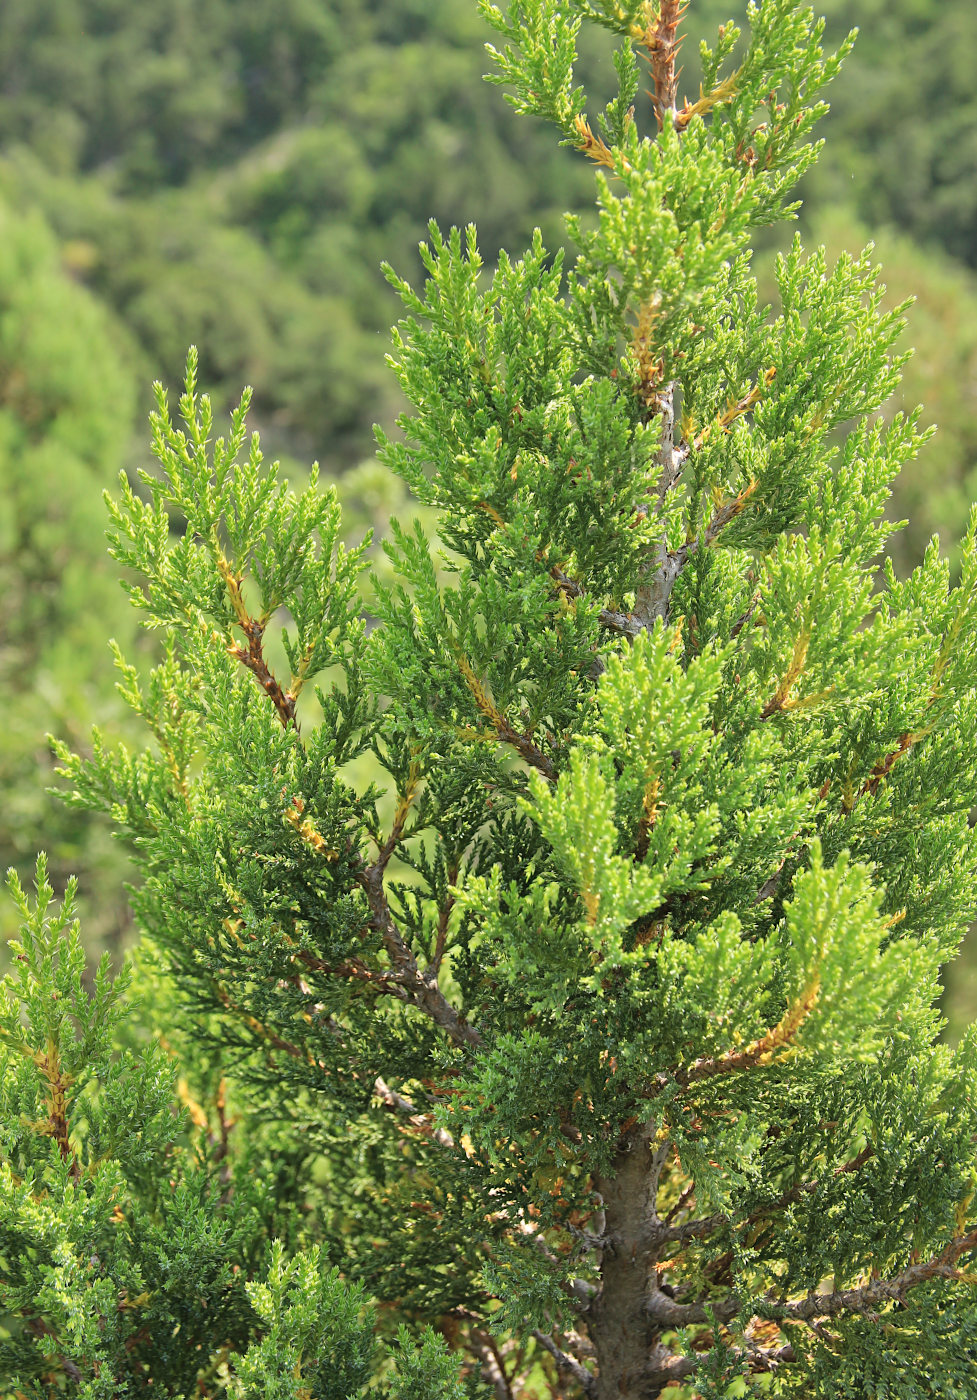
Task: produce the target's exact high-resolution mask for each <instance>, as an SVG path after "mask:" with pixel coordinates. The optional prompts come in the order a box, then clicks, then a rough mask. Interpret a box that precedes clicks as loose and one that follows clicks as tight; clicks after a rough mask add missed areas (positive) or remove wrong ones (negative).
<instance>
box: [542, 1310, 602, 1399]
mask: <svg viewBox="0 0 977 1400" xmlns="http://www.w3.org/2000/svg"><path fill="white" fill-rule="evenodd" d="M533 1336H534V1337H535V1338H536V1340H537V1342H539V1344H540V1346H541V1347H544V1348H545V1349H546V1350H547V1351H548V1352H549V1354H550V1356H552V1358H553V1360H554V1361H555V1362H556V1369H557V1371H559V1372H560V1374H561V1375H564V1376H569V1377H570V1379H571V1380H574V1381H576V1383H577V1385H579V1386H580V1389H581V1390H582V1391H583V1393H584V1394H585V1395H588V1396H596V1394H597V1379H596V1377H595V1376H594V1375H593V1374H592V1373H591V1372H590V1371H588V1370H587V1368H586V1367H585V1366H581V1364H580V1362H579V1361H576V1360H575V1359H574V1358H573V1357H572V1356H568V1355H567V1353H566V1352H565V1351H563V1350H562V1348H560V1347H558V1346H557V1344H556V1342H554V1340H553V1338H552V1337H548V1336H547V1335H546V1333H545V1332H541V1331H539V1329H538V1328H536V1327H534V1328H533Z"/></svg>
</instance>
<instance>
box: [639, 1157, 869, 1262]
mask: <svg viewBox="0 0 977 1400" xmlns="http://www.w3.org/2000/svg"><path fill="white" fill-rule="evenodd" d="M874 1156H875V1148H874V1147H870V1146H869V1147H863V1148H862V1150H861V1152H859V1153H858V1155H857V1156H855V1157H852V1158H851V1159H850V1160H849V1161H847V1162H844V1163H843V1164H842V1165H841V1166H840V1167H835V1169H834V1171H833V1172H832V1174H831V1175H832V1177H833V1178H834V1179H837V1178H838V1177H841V1176H848V1175H850V1174H851V1173H852V1172H857V1171H860V1170H861V1169H862V1167H864V1165H865V1163H866V1162H869V1161H871V1159H872V1158H873V1157H874ZM821 1184H822V1183H821V1182H820V1181H802V1182H800V1183H799V1184H798V1185H797V1186H792V1187H791V1188H790V1190H789V1191H785V1192H784V1194H783V1195H782V1196H779V1197H778V1198H777V1200H775V1201H771V1202H770V1203H769V1205H765V1206H759V1207H758V1208H757V1209H756V1210H755V1211H753V1212H751V1214H750V1215H748V1216H747V1217H746V1218H745V1219H744V1220H741V1221H739V1222H738V1224H737V1225H736V1229H738V1230H743V1229H746V1228H747V1227H748V1226H750V1225H756V1224H758V1223H759V1222H760V1221H761V1220H764V1219H765V1218H766V1217H767V1216H769V1215H773V1214H774V1213H775V1212H777V1211H780V1210H785V1209H786V1208H787V1206H790V1205H793V1204H794V1203H795V1202H796V1201H799V1200H800V1199H801V1198H802V1197H803V1196H806V1195H809V1194H810V1193H811V1192H812V1191H816V1190H817V1189H818V1187H819V1186H820V1185H821ZM693 1189H694V1187H693ZM690 1194H691V1192H690ZM666 1223H668V1222H666ZM729 1223H730V1218H729V1216H728V1215H724V1214H722V1213H721V1212H716V1213H715V1214H714V1215H705V1216H703V1217H702V1218H701V1219H700V1220H688V1221H686V1222H685V1224H683V1225H675V1226H670V1228H669V1230H668V1233H667V1234H665V1235H663V1236H662V1238H663V1239H664V1240H667V1241H668V1242H670V1243H684V1241H686V1240H690V1239H704V1238H706V1237H707V1236H708V1235H711V1234H712V1233H713V1231H715V1230H718V1229H719V1228H720V1226H722V1225H728V1224H729Z"/></svg>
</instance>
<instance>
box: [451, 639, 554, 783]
mask: <svg viewBox="0 0 977 1400" xmlns="http://www.w3.org/2000/svg"><path fill="white" fill-rule="evenodd" d="M449 645H451V649H452V651H453V652H454V656H455V660H456V662H457V663H458V669H459V670H460V671H461V674H462V678H463V680H464V682H465V684H466V685H467V686H468V689H469V691H470V692H471V695H472V699H473V700H474V701H475V704H476V705H477V707H478V709H479V710H480V711H481V712H482V714H483V715H485V717H486V719H488V720H489V722H490V723H491V725H492V727H493V728H494V730H495V732H496V734H497V735H498V737H499V738H500V739H501V740H502V741H503V742H504V743H506V744H510V745H511V746H512V748H514V749H515V751H516V753H518V755H519V757H520V758H522V759H523V760H524V761H525V762H526V763H528V764H530V765H531V767H533V768H536V769H537V770H538V771H539V772H540V773H542V775H543V777H544V778H546V780H547V781H548V782H551V783H555V782H556V769H555V768H554V767H553V764H552V763H551V762H550V760H549V758H547V756H546V754H544V753H543V751H542V750H541V749H539V748H537V747H536V745H535V744H534V743H533V741H532V739H531V738H530V737H529V735H528V734H520V733H519V731H518V730H517V729H514V728H513V726H512V725H511V724H510V723H509V720H508V719H507V718H506V716H505V715H504V714H503V713H502V711H501V710H500V709H499V708H498V706H497V705H496V704H495V702H494V700H492V698H491V696H489V695H488V693H487V692H486V690H485V687H484V686H483V685H482V682H481V681H480V680H479V678H478V676H477V675H476V674H475V671H474V668H473V667H472V664H471V662H470V661H469V660H468V657H467V656H466V655H465V653H464V651H463V650H462V648H461V647H460V646H459V645H457V644H453V645H452V643H450V642H449Z"/></svg>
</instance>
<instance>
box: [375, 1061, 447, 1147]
mask: <svg viewBox="0 0 977 1400" xmlns="http://www.w3.org/2000/svg"><path fill="white" fill-rule="evenodd" d="M373 1092H374V1094H375V1095H376V1097H377V1098H378V1099H379V1100H380V1102H381V1103H382V1104H383V1106H384V1107H385V1108H389V1109H390V1110H391V1111H393V1112H395V1113H401V1114H403V1115H404V1116H405V1117H406V1118H407V1120H408V1122H409V1123H410V1126H411V1127H412V1128H414V1129H415V1130H416V1131H417V1132H418V1133H420V1134H422V1136H424V1137H428V1138H430V1139H431V1140H432V1141H433V1142H436V1143H437V1144H438V1146H439V1147H445V1148H449V1149H451V1150H453V1149H454V1148H455V1147H456V1146H457V1144H456V1143H455V1140H454V1138H453V1137H452V1136H451V1134H450V1133H449V1132H448V1130H447V1129H446V1128H436V1127H435V1126H434V1120H433V1118H432V1116H431V1114H430V1113H418V1111H417V1109H416V1108H415V1106H414V1104H413V1102H412V1101H411V1100H410V1099H409V1098H407V1096H406V1095H405V1094H400V1093H398V1092H397V1090H396V1089H391V1087H390V1085H389V1084H388V1083H387V1082H386V1080H385V1079H380V1078H379V1077H378V1078H377V1079H376V1080H374V1083H373Z"/></svg>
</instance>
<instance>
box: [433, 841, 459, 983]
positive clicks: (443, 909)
mask: <svg viewBox="0 0 977 1400" xmlns="http://www.w3.org/2000/svg"><path fill="white" fill-rule="evenodd" d="M457 879H458V867H457V865H453V866H452V867H451V869H450V870H449V871H448V884H449V885H453V884H454V883H455V881H456V880H457ZM454 907H455V897H454V895H453V894H449V895H448V896H447V898H446V899H445V901H444V903H443V904H442V905H441V906H440V907H439V909H438V922H437V927H436V929H435V935H434V954H433V956H432V958H431V962H430V964H429V966H428V971H429V972H433V973H434V974H435V975H437V973H438V971H439V969H440V967H441V960H442V958H443V957H444V954H445V950H446V948H447V946H448V925H449V923H450V922H451V911H452V909H453V908H454Z"/></svg>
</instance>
